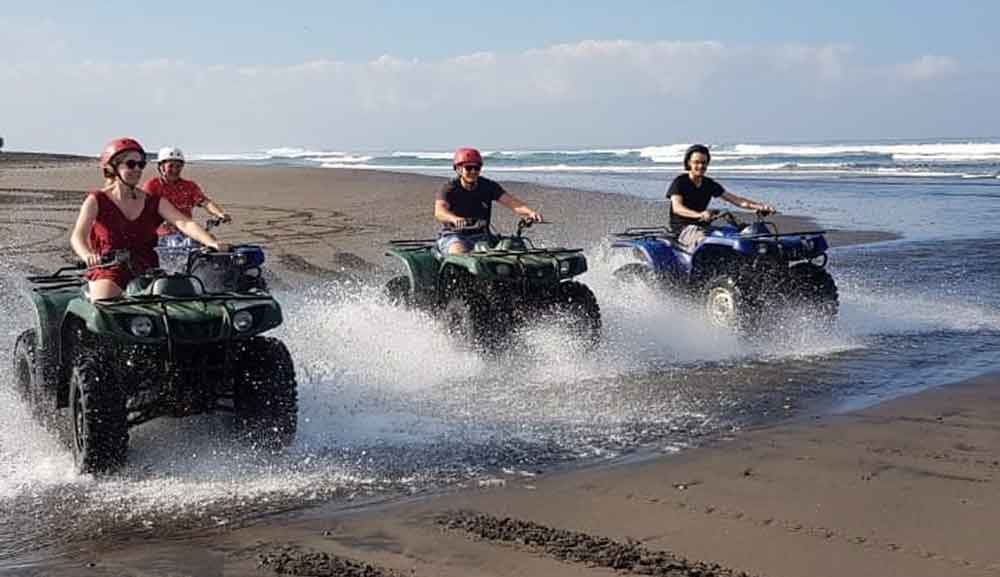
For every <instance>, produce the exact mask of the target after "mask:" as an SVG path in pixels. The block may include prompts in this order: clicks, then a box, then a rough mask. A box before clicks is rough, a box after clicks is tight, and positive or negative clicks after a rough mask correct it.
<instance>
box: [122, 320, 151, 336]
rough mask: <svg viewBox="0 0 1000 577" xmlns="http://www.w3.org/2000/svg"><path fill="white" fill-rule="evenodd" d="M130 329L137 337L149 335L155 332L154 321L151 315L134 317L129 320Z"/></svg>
mask: <svg viewBox="0 0 1000 577" xmlns="http://www.w3.org/2000/svg"><path fill="white" fill-rule="evenodd" d="M128 330H130V331H132V334H133V335H135V336H137V337H148V336H149V335H151V334H152V333H153V321H152V320H150V318H149V317H132V318H131V320H129V322H128Z"/></svg>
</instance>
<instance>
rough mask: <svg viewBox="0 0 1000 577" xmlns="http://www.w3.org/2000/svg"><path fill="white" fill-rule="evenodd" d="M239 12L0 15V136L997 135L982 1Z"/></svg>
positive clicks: (48, 141) (263, 142)
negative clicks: (0, 43)
mask: <svg viewBox="0 0 1000 577" xmlns="http://www.w3.org/2000/svg"><path fill="white" fill-rule="evenodd" d="M256 4H259V5H251V3H246V2H230V1H222V2H211V1H202V2H188V1H183V0H180V1H172V2H169V3H159V4H158V3H142V4H140V3H135V2H129V3H126V2H117V1H109V2H100V1H95V2H89V3H81V2H32V3H20V2H19V3H16V4H13V3H6V4H5V6H4V11H3V12H2V13H0V39H3V40H0V42H3V44H4V47H3V50H2V51H0V87H2V88H0V135H3V136H4V137H5V138H6V140H7V142H8V148H11V149H25V150H56V151H66V152H90V151H91V150H92V149H96V148H99V147H100V143H101V142H102V141H103V140H106V139H107V138H108V137H110V136H113V135H115V134H119V133H127V134H134V135H136V136H138V137H140V138H143V139H145V140H147V141H150V142H153V143H156V144H159V143H163V142H178V143H182V144H184V145H185V146H186V147H187V148H189V149H192V150H196V151H203V152H237V151H251V150H258V149H262V148H270V147H278V146H305V147H312V148H326V149H342V150H371V149H381V150H393V149H403V148H407V149H412V148H414V147H416V148H424V149H427V148H442V149H447V148H450V147H452V146H456V145H458V144H466V143H475V144H478V145H481V146H484V147H540V146H593V145H638V144H665V143H670V142H677V141H686V140H712V141H729V142H734V141H740V142H743V141H781V140H825V139H852V138H856V139H872V138H896V137H901V138H934V137H965V136H968V137H990V136H996V135H998V134H1000V130H998V124H1000V122H998V121H1000V113H998V112H997V110H996V106H995V104H994V103H995V102H996V101H997V96H1000V80H998V78H1000V75H998V74H997V73H998V72H1000V65H998V64H1000V63H998V59H997V58H998V57H997V54H998V52H1000V51H998V48H1000V46H998V41H997V37H998V36H1000V34H997V33H996V31H995V28H996V26H997V25H998V23H1000V3H994V2H988V1H982V2H970V1H953V2H950V3H929V2H919V1H918V2H871V1H869V2H853V1H847V2H836V3H834V2H815V3H812V2H749V1H747V2H736V1H734V2H721V1H708V0H703V1H700V2H689V1H682V2H681V1H678V2H671V1H660V2H627V1H623V2H616V3H610V2H583V1H576V2H571V1H551V2H519V1H506V2H461V3H459V2H364V3H346V2H295V1H288V2H280V3H279V2H272V3H256ZM248 5H250V7H248ZM159 6H162V7H163V9H160V8H159Z"/></svg>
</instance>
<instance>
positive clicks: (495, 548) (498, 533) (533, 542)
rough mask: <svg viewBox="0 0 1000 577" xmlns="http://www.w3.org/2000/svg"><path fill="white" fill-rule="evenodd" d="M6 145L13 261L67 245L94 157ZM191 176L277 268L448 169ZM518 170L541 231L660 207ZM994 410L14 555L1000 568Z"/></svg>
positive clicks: (967, 394) (152, 569)
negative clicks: (15, 153) (550, 184)
mask: <svg viewBox="0 0 1000 577" xmlns="http://www.w3.org/2000/svg"><path fill="white" fill-rule="evenodd" d="M6 156H8V154H7V153H4V154H3V155H0V171H2V172H0V189H2V190H0V199H3V202H4V204H5V205H6V208H7V210H6V211H5V216H4V218H3V219H2V220H0V242H2V243H3V244H4V245H5V247H6V248H7V249H8V253H13V254H14V256H15V258H16V259H18V260H19V261H20V262H19V263H15V265H16V266H24V267H43V268H44V267H47V266H52V265H53V264H58V263H59V262H61V261H62V260H63V259H67V258H70V256H69V253H68V249H67V248H66V239H67V237H68V230H69V229H68V227H69V225H70V224H71V223H72V220H73V217H74V216H75V211H76V207H77V206H78V204H79V202H80V200H82V192H83V191H85V190H87V189H89V188H93V187H94V186H95V185H96V184H97V178H96V176H97V174H96V169H95V168H94V166H93V164H92V161H91V162H90V163H83V164H79V163H76V162H75V161H66V160H62V159H56V160H52V159H49V160H50V161H52V164H45V163H44V162H43V163H42V165H39V164H38V161H37V160H35V161H33V162H35V164H33V165H31V166H25V165H24V164H23V163H22V164H20V165H18V164H16V163H7V164H4V160H3V159H4V157H6ZM39 166H41V167H39ZM188 176H190V177H192V178H194V179H196V180H197V181H199V182H200V183H202V184H203V186H204V188H205V190H206V191H207V192H208V193H209V194H210V195H212V196H214V197H215V198H216V199H217V200H218V201H220V202H221V203H222V204H224V205H225V206H227V207H228V208H229V209H230V210H231V211H232V212H233V213H234V216H235V217H236V225H234V226H233V228H232V229H230V230H226V231H225V240H228V241H236V242H244V241H249V242H260V243H262V244H265V245H266V246H267V249H268V251H269V254H270V256H271V259H272V263H273V264H274V266H275V267H276V269H277V271H278V275H279V276H283V275H285V276H293V275H303V274H318V275H334V276H336V275H346V276H353V275H360V276H364V275H372V274H374V275H376V276H378V275H381V274H383V273H384V271H383V265H386V264H388V262H387V259H386V258H385V257H384V256H382V248H383V246H384V245H383V243H384V241H385V240H387V239H390V238H399V237H430V236H432V235H433V233H434V231H435V227H434V225H433V223H432V221H431V216H430V213H431V201H432V199H433V194H434V189H435V188H436V186H438V184H439V183H440V179H436V178H431V177H419V176H412V175H401V174H393V173H383V172H368V171H348V170H326V169H303V168H253V167H228V166H226V167H223V166H218V165H192V166H190V167H189V170H188ZM509 188H510V190H512V191H513V192H514V193H516V194H518V195H519V196H522V197H523V198H525V200H527V201H529V202H530V203H532V204H534V205H535V206H541V207H542V208H543V210H544V212H545V213H546V216H547V217H548V218H550V219H551V220H553V221H556V222H558V223H560V224H559V225H554V226H551V227H548V228H545V229H542V230H541V235H545V236H547V237H548V239H550V240H552V241H553V242H565V243H567V244H577V245H582V246H590V245H592V244H594V243H596V242H598V241H599V240H600V239H601V238H602V237H604V236H606V235H607V233H608V232H611V231H613V230H616V229H620V228H621V227H623V226H626V225H630V224H632V225H640V224H650V223H651V222H655V221H656V220H657V219H658V218H661V217H662V212H661V210H662V205H659V203H655V202H649V201H643V200H639V199H628V198H623V197H620V196H615V195H602V194H593V193H586V192H578V191H571V190H557V189H549V188H543V187H537V186H530V185H511V186H510V187H509ZM502 210H503V209H498V211H499V212H498V213H497V219H496V221H497V222H499V223H505V222H506V221H505V219H504V217H505V216H506V215H505V214H503V212H502ZM788 226H791V227H796V226H803V227H805V226H808V223H807V222H791V223H789V224H788ZM545 236H543V237H542V238H545ZM886 237H887V235H881V234H879V233H873V234H871V235H867V234H866V235H858V234H856V233H835V234H834V236H833V238H834V243H836V244H845V243H847V242H857V241H860V240H871V239H878V238H886ZM998 423H1000V376H997V375H993V376H988V377H983V378H980V379H977V380H973V381H970V382H967V383H962V384H957V385H952V386H949V387H944V388H940V389H935V390H931V391H925V392H923V393H921V394H918V395H915V396H912V397H908V398H903V399H897V400H894V401H890V402H888V403H884V404H882V405H879V406H876V407H874V408H870V409H867V410H864V411H859V412H855V413H851V414H847V415H838V416H829V417H822V418H810V419H805V420H801V421H798V422H792V423H786V424H783V425H779V426H773V427H769V428H764V429H759V430H755V431H750V432H747V433H745V434H741V435H740V436H739V437H737V438H735V439H731V440H728V441H719V442H716V443H714V444H713V445H711V446H708V447H704V448H700V449H695V450H691V451H687V452H685V453H682V454H680V455H676V456H671V457H663V458H659V459H656V460H651V461H648V462H644V463H638V464H635V463H633V464H627V465H618V466H613V467H605V468H600V469H596V470H595V469H589V470H577V471H571V472H563V473H555V474H550V475H546V476H543V477H541V478H533V479H525V480H523V481H519V482H516V483H511V484H508V485H506V486H500V487H485V488H478V489H466V490H463V491H458V492H454V493H450V494H446V495H439V496H436V497H433V498H427V499H421V500H418V501H411V502H390V503H386V504H382V505H379V506H368V507H364V508H359V509H357V510H348V511H344V510H342V509H338V508H337V507H334V508H332V509H330V510H326V509H319V510H313V511H306V512H299V513H294V514H288V515H285V516H279V517H271V518H267V519H261V520H260V521H259V522H258V523H256V524H255V525H253V526H251V527H244V528H240V529H226V530H218V531H208V532H204V533H200V534H196V535H184V536H180V537H175V538H172V539H166V540H156V541H152V540H141V541H137V542H135V543H121V542H116V544H115V545H114V546H113V547H108V548H98V549H96V550H91V551H86V552H80V553H73V554H68V555H66V556H63V557H60V558H58V559H55V560H49V561H47V562H46V563H45V564H44V565H43V566H25V567H22V568H21V569H19V570H17V574H22V575H268V574H274V573H276V572H280V573H283V574H292V575H373V576H377V575H391V574H398V575H418V576H419V575H428V576H430V575H434V576H437V575H442V576H445V575H455V576H475V575H539V576H560V575H616V574H617V575H631V574H646V575H737V574H740V572H747V573H748V574H754V575H766V576H789V577H810V576H842V575H849V576H855V575H899V576H908V577H919V576H925V575H926V576H965V575H994V576H995V575H1000V547H998V546H997V543H998V538H997V529H998V527H1000V481H998V477H1000V425H998Z"/></svg>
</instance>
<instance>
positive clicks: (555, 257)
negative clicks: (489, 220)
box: [385, 219, 601, 350]
mask: <svg viewBox="0 0 1000 577" xmlns="http://www.w3.org/2000/svg"><path fill="white" fill-rule="evenodd" d="M532 223H533V221H531V220H527V219H522V220H520V221H519V222H518V224H517V232H516V233H515V234H513V235H512V236H502V235H497V234H495V233H493V232H492V231H490V232H488V233H487V234H486V235H485V240H482V241H479V242H477V243H476V244H475V246H474V247H473V249H472V251H470V252H468V253H467V254H463V255H444V254H441V252H440V251H439V250H438V247H437V243H436V242H435V241H434V240H394V241H391V242H390V243H389V244H390V248H389V249H388V251H387V252H386V254H387V255H389V256H394V257H396V258H399V259H400V260H402V261H403V262H404V263H405V264H406V268H407V274H406V275H403V276H398V277H395V278H393V279H391V280H390V281H389V282H388V283H387V284H386V287H385V291H386V294H387V296H388V297H389V299H390V301H391V302H393V303H395V304H402V305H405V306H412V307H416V308H420V309H423V310H427V311H429V312H431V313H432V314H435V315H437V316H439V317H440V318H442V319H443V321H444V323H445V324H446V326H447V327H448V329H449V330H450V331H451V332H452V333H453V334H455V335H456V336H458V337H459V338H460V339H461V340H462V341H464V342H467V343H470V344H472V345H474V346H476V347H478V348H480V349H482V350H490V349H494V348H496V347H498V346H499V345H501V344H502V343H503V342H504V341H505V340H506V339H507V338H508V337H509V335H510V333H511V332H512V330H513V329H514V328H516V327H517V326H519V325H523V324H524V323H525V322H526V321H529V320H535V319H537V318H538V317H539V316H540V315H547V316H550V317H551V318H552V319H554V320H557V321H560V322H564V323H567V327H568V328H569V329H570V330H571V331H572V332H573V333H574V334H576V335H578V336H579V337H581V338H582V339H584V342H585V344H586V345H587V346H595V345H596V344H597V343H598V342H599V340H600V334H601V311H600V307H598V304H597V299H595V298H594V293H592V292H591V291H590V289H589V288H587V286H586V285H584V284H582V283H580V282H577V281H575V280H572V279H573V277H576V276H577V275H580V274H583V273H584V272H586V270H587V259H586V257H585V256H584V255H583V249H578V248H572V249H571V248H536V247H535V246H534V245H533V244H532V243H531V241H530V240H529V239H528V238H525V237H524V236H523V232H524V231H525V230H526V229H527V228H529V227H531V225H532ZM461 231H489V227H488V225H487V224H486V223H485V222H483V221H469V222H466V225H465V227H463V228H461V229H456V232H461Z"/></svg>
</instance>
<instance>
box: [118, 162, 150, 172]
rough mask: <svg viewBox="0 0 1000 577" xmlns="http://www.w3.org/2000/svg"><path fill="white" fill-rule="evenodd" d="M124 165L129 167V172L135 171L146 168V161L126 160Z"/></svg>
mask: <svg viewBox="0 0 1000 577" xmlns="http://www.w3.org/2000/svg"><path fill="white" fill-rule="evenodd" d="M122 164H124V165H125V166H127V167H128V169H129V170H135V169H137V168H146V161H145V160H126V161H125V162H123V163H122Z"/></svg>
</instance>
